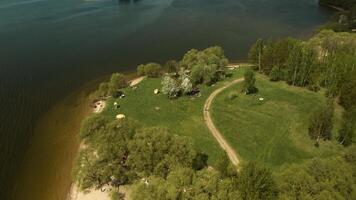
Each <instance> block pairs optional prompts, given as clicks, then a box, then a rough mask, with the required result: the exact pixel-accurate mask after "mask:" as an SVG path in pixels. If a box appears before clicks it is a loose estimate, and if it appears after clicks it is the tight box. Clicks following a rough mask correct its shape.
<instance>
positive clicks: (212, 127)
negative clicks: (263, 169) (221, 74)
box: [204, 78, 244, 165]
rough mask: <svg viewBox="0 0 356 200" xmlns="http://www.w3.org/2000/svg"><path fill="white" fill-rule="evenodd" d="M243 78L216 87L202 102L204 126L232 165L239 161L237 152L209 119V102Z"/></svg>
mask: <svg viewBox="0 0 356 200" xmlns="http://www.w3.org/2000/svg"><path fill="white" fill-rule="evenodd" d="M243 80H244V79H243V78H240V79H236V80H234V81H232V82H230V83H227V84H225V85H224V86H222V87H221V88H219V89H216V90H215V91H214V92H213V93H211V94H210V96H209V97H208V99H207V100H206V101H205V104H204V121H205V123H206V126H207V127H208V128H209V130H210V132H211V134H213V136H214V137H215V139H216V140H217V141H218V143H219V145H220V146H221V148H223V149H224V150H225V151H226V153H227V155H228V156H229V158H230V160H231V162H232V163H233V164H234V165H238V164H239V162H240V161H239V158H238V157H237V154H236V152H235V151H234V149H233V148H231V146H230V145H229V144H228V143H227V142H226V140H225V139H224V137H223V136H222V134H221V133H220V131H219V130H218V129H217V128H216V127H215V125H214V123H213V120H212V119H211V116H210V112H209V110H210V106H211V103H212V102H213V100H214V98H215V97H216V95H218V94H219V93H220V92H222V91H223V90H225V89H226V88H228V87H230V86H232V85H234V84H237V83H240V82H242V81H243Z"/></svg>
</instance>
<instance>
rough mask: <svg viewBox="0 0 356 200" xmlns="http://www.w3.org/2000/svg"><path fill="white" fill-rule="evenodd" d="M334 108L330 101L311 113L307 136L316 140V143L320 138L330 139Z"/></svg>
mask: <svg viewBox="0 0 356 200" xmlns="http://www.w3.org/2000/svg"><path fill="white" fill-rule="evenodd" d="M333 114H334V108H333V106H332V105H331V103H330V104H329V105H328V106H326V107H324V108H322V109H320V110H318V111H317V112H315V113H313V115H312V116H311V118H310V123H309V128H308V130H309V136H310V137H311V138H312V139H313V140H316V144H318V142H319V140H320V139H324V140H330V139H331V136H332V132H331V131H332V128H333V122H332V118H333Z"/></svg>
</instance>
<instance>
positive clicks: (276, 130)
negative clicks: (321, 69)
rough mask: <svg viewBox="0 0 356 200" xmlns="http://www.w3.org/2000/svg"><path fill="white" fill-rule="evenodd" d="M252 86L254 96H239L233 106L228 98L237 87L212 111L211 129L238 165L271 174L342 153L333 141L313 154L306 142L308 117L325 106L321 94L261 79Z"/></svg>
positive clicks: (217, 101)
mask: <svg viewBox="0 0 356 200" xmlns="http://www.w3.org/2000/svg"><path fill="white" fill-rule="evenodd" d="M256 85H257V87H258V89H259V92H258V93H257V94H255V95H248V96H246V95H243V94H241V93H239V95H238V97H237V98H235V99H232V100H231V99H230V98H229V96H230V94H231V93H232V92H239V91H241V84H238V85H234V86H232V87H230V88H228V89H226V90H224V91H223V92H222V93H221V94H219V95H218V96H217V97H216V98H215V100H214V102H213V105H212V109H211V110H212V111H211V112H212V117H213V121H214V123H215V125H216V126H217V128H218V129H219V130H220V131H221V132H222V134H223V135H224V137H225V139H226V140H227V141H228V142H229V143H230V145H231V146H232V147H233V148H234V149H235V150H236V152H237V154H239V156H240V158H241V159H242V161H247V160H255V161H258V162H261V163H264V164H266V165H268V166H270V167H273V168H275V167H280V166H282V165H283V164H288V163H299V162H301V161H303V160H304V159H308V158H312V157H314V156H319V157H327V156H331V155H334V154H337V153H338V152H339V151H340V149H342V147H341V145H336V141H335V140H333V141H331V142H322V143H321V145H320V147H319V148H315V147H314V146H313V141H311V140H310V139H309V136H308V122H309V117H310V115H311V113H312V112H313V111H315V110H317V109H318V108H320V107H321V106H322V105H323V104H325V103H326V102H325V101H326V100H325V97H324V95H323V92H318V93H315V92H311V91H308V90H307V89H303V88H297V87H292V86H289V85H287V84H286V83H284V82H271V81H269V80H268V79H267V78H266V77H264V76H262V75H258V76H257V83H256ZM261 97H262V98H264V101H260V100H259V98H261ZM336 111H337V112H336V114H335V116H336V117H335V122H337V123H339V121H340V119H339V118H340V116H341V115H340V112H341V111H340V109H339V108H338V107H337V109H336ZM337 123H336V124H337ZM336 127H337V125H336ZM335 132H336V129H335V131H334V136H335V135H336V133H335Z"/></svg>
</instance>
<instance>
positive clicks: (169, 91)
mask: <svg viewBox="0 0 356 200" xmlns="http://www.w3.org/2000/svg"><path fill="white" fill-rule="evenodd" d="M161 84H162V92H163V94H166V95H168V98H170V99H172V98H177V97H178V96H179V93H180V90H181V89H180V88H179V85H178V83H177V81H176V80H174V79H173V78H172V77H170V76H168V75H166V76H164V77H163V80H162V83H161Z"/></svg>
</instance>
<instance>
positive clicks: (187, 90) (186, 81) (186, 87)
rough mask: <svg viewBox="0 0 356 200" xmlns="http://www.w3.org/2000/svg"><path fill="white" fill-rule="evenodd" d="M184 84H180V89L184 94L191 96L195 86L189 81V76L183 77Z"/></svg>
mask: <svg viewBox="0 0 356 200" xmlns="http://www.w3.org/2000/svg"><path fill="white" fill-rule="evenodd" d="M181 79H182V83H181V84H180V88H181V89H182V92H183V93H184V94H189V93H190V92H192V90H193V84H192V82H191V81H190V79H189V76H187V75H183V76H182V77H181Z"/></svg>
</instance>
